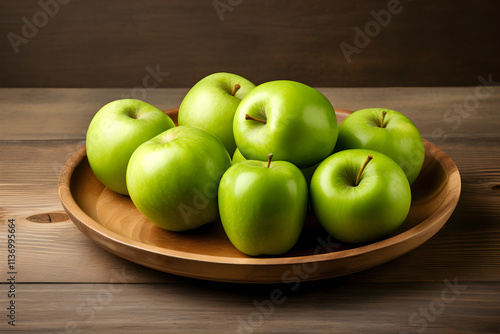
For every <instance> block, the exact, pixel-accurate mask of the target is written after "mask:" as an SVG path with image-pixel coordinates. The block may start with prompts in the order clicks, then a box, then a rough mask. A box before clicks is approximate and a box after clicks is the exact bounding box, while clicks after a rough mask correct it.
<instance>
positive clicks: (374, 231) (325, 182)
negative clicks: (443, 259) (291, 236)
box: [310, 149, 411, 243]
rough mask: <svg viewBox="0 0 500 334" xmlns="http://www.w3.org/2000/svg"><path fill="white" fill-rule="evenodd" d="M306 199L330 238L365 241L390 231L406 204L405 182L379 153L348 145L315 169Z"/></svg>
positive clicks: (408, 199)
mask: <svg viewBox="0 0 500 334" xmlns="http://www.w3.org/2000/svg"><path fill="white" fill-rule="evenodd" d="M310 193H311V203H312V207H313V211H314V213H315V214H316V217H317V218H318V220H319V222H320V224H321V225H322V226H323V227H324V228H325V230H326V231H327V232H328V233H330V234H331V235H332V236H333V237H334V238H336V239H338V240H339V241H342V242H346V243H365V242H369V241H374V240H377V239H380V238H382V237H384V236H387V235H388V234H390V233H392V232H394V231H395V230H396V229H397V228H398V227H399V226H400V225H401V224H402V223H403V221H404V220H405V219H406V216H407V215H408V212H409V210H410V205H411V190H410V183H409V182H408V179H407V178H406V175H405V174H404V172H403V170H402V169H401V168H400V167H399V165H398V164H397V163H396V162H395V161H394V160H392V159H391V158H389V157H388V156H386V155H385V154H383V153H380V152H377V151H373V150H364V149H352V150H345V151H341V152H338V153H335V154H333V155H332V156H330V157H328V158H327V159H325V161H323V162H322V163H321V164H320V165H319V167H318V169H316V171H315V172H314V175H313V178H312V181H311V187H310Z"/></svg>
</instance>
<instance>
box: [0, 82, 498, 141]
mask: <svg viewBox="0 0 500 334" xmlns="http://www.w3.org/2000/svg"><path fill="white" fill-rule="evenodd" d="M477 84H478V85H479V82H477ZM487 89H489V90H487ZM319 90H320V91H321V92H322V93H323V94H325V96H326V97H327V98H329V100H330V101H331V102H332V104H333V106H334V107H337V108H343V109H348V110H359V109H363V108H370V107H386V108H389V109H394V110H398V111H400V112H402V113H404V114H406V115H407V116H408V117H410V118H411V119H412V120H413V122H414V123H415V124H416V125H417V127H418V128H419V129H420V131H421V133H422V136H423V137H424V138H426V139H427V140H430V141H434V142H436V143H437V144H439V143H440V142H441V141H443V140H445V139H446V138H455V137H458V138H464V137H471V136H481V137H488V136H495V137H496V136H498V134H499V133H498V128H499V127H500V117H499V116H498V113H497V109H498V107H497V106H498V105H500V86H490V87H487V88H482V89H481V90H480V91H479V94H484V95H487V94H488V93H489V94H490V95H489V96H487V97H484V98H477V99H476V98H475V96H476V87H453V88H452V87H444V88H439V87H420V88H419V87H417V88H401V87H389V88H363V89H361V88H319ZM490 91H491V92H490ZM186 92H187V90H186V89H152V90H149V91H147V96H146V97H145V101H146V102H148V103H151V104H152V105H154V106H156V107H158V108H160V109H170V108H174V107H178V106H179V105H180V103H181V101H182V99H183V97H184V95H185V93H186ZM130 94H131V89H29V88H26V89H16V88H12V89H0V112H1V115H2V122H0V140H39V139H44V140H54V139H84V138H85V132H86V129H87V127H88V125H89V123H90V120H91V119H92V117H93V115H94V114H95V113H96V112H97V111H98V110H99V109H100V108H101V107H102V106H103V105H105V104H106V103H108V102H111V101H113V100H115V99H119V98H124V97H130V96H131V95H130ZM475 102H477V106H476V105H475V104H474V103H475ZM456 106H458V107H456ZM469 106H470V107H469ZM455 108H458V110H460V111H455ZM467 109H469V111H467ZM48 115H50V117H49V116H48Z"/></svg>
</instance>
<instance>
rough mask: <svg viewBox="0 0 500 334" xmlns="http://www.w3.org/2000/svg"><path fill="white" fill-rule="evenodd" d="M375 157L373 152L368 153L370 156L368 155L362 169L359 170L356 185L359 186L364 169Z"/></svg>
mask: <svg viewBox="0 0 500 334" xmlns="http://www.w3.org/2000/svg"><path fill="white" fill-rule="evenodd" d="M371 159H373V157H372V156H371V154H368V157H366V160H365V162H364V163H363V165H362V166H361V169H360V170H359V173H358V176H357V177H356V182H355V183H354V186H355V187H357V186H358V184H359V181H361V174H363V171H364V170H365V167H366V165H368V163H369V162H370V160H371Z"/></svg>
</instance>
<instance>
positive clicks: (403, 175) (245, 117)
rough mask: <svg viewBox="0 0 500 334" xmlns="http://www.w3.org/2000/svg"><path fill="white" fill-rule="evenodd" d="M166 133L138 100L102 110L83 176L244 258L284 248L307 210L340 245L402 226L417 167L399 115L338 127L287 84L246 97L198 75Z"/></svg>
mask: <svg viewBox="0 0 500 334" xmlns="http://www.w3.org/2000/svg"><path fill="white" fill-rule="evenodd" d="M178 123H179V125H178V126H175V125H174V122H173V121H172V120H171V119H170V117H169V116H167V115H166V114H165V113H164V112H162V111H161V110H159V109H157V108H156V107H154V106H151V105H149V104H147V103H145V102H143V101H139V100H132V99H125V100H117V101H114V102H111V103H109V104H107V105H105V106H104V107H103V108H101V110H99V112H98V113H97V114H96V115H95V116H94V118H93V119H92V121H91V123H90V126H89V129H88V132H87V142H86V144H87V156H88V160H89V164H90V166H91V168H92V170H93V171H94V173H95V175H96V176H97V177H98V178H99V180H100V181H101V182H102V183H103V184H104V185H105V186H107V187H108V188H110V189H111V190H114V191H115V192H117V193H120V194H122V195H126V196H127V195H128V196H130V198H131V199H132V202H133V203H134V205H135V206H136V207H137V208H138V209H139V211H140V212H142V214H144V216H146V217H147V218H148V219H149V220H150V221H152V222H153V223H155V224H157V225H158V226H160V227H162V228H164V229H167V230H169V231H176V232H181V231H186V230H190V229H195V228H198V227H200V226H202V225H204V224H207V223H210V222H213V221H216V220H217V219H218V218H219V217H220V221H221V222H222V226H223V228H224V231H225V232H226V234H227V236H228V238H229V240H230V241H231V242H232V244H233V245H234V246H235V247H236V248H237V249H239V250H240V251H241V252H243V253H245V254H247V255H251V256H258V255H278V254H283V253H286V252H288V251H289V250H290V249H291V248H293V246H294V245H295V244H296V242H297V240H298V239H299V236H300V235H301V232H302V230H303V226H304V222H305V218H306V215H307V213H308V206H309V203H310V204H311V205H310V207H311V208H312V211H313V213H314V214H315V215H316V217H317V219H318V221H319V223H320V224H321V225H322V226H323V228H324V229H325V230H326V231H327V232H328V233H330V234H331V235H332V236H333V237H335V238H336V239H338V240H339V241H341V242H345V243H366V242H371V241H375V240H378V239H381V238H383V237H385V236H387V235H389V234H390V233H392V232H394V231H395V230H396V229H397V228H398V227H399V226H400V225H401V224H402V223H403V221H404V220H405V219H406V217H407V215H408V212H409V210H410V205H411V188H410V185H411V184H412V183H413V182H414V181H415V179H416V178H417V176H418V175H419V173H420V170H421V169H422V165H423V161H424V156H425V150H424V144H423V140H422V137H421V136H420V133H419V131H418V129H417V128H416V127H415V125H414V124H413V122H412V121H411V120H410V119H409V118H408V117H406V116H404V115H403V114H401V113H399V112H397V111H394V110H389V109H382V108H370V109H363V110H359V111H356V112H354V113H352V114H351V115H350V116H348V117H347V118H346V119H345V120H344V121H343V122H342V123H341V124H340V125H339V126H338V125H337V118H336V115H335V111H334V108H333V107H332V105H331V103H330V101H329V100H328V99H327V98H326V97H325V96H323V95H322V94H321V93H320V92H319V91H318V90H316V89H314V88H312V87H309V86H307V85H305V84H302V83H298V82H294V81H286V80H280V81H271V82H266V83H263V84H261V85H259V86H257V87H255V85H254V84H253V83H252V82H250V81H248V80H247V79H245V78H243V77H241V76H238V75H236V74H230V73H215V74H212V75H209V76H207V77H205V78H204V79H202V80H201V81H199V82H198V83H197V84H196V85H195V86H193V87H192V88H191V90H190V91H189V92H188V93H187V95H186V96H185V97H184V99H183V101H182V103H181V105H180V108H179V114H178ZM231 155H232V159H231Z"/></svg>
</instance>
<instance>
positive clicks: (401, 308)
mask: <svg viewBox="0 0 500 334" xmlns="http://www.w3.org/2000/svg"><path fill="white" fill-rule="evenodd" d="M485 78H486V79H487V77H485ZM478 85H479V86H478V87H460V88H432V87H431V88H320V90H321V91H322V92H323V93H324V94H325V95H326V96H327V97H328V98H329V99H330V101H332V103H333V104H334V106H336V107H339V108H344V109H350V110H358V109H362V108H366V107H374V106H382V107H387V108H391V109H395V110H398V111H401V112H403V113H405V114H407V115H408V116H409V117H410V118H411V119H412V120H413V121H414V122H415V124H416V125H417V127H418V128H419V129H420V130H421V133H422V136H423V137H424V138H426V139H427V140H429V141H431V142H434V143H435V144H436V145H438V146H439V147H440V148H441V149H443V150H444V151H445V152H446V153H447V154H448V155H449V156H450V157H451V158H452V159H453V160H454V161H455V163H456V164H457V166H458V168H459V170H460V173H461V177H462V195H461V199H460V202H459V204H458V207H457V209H456V211H455V212H454V214H453V215H452V217H451V218H450V220H449V221H448V222H447V224H446V225H445V226H444V228H443V229H442V230H441V231H439V232H438V233H437V235H435V236H434V237H433V238H432V239H431V240H429V241H428V242H427V243H425V244H424V245H422V246H421V247H419V248H417V249H416V250H414V251H413V252H411V253H409V254H407V255H405V256H403V257H401V258H399V259H396V260H394V261H392V262H390V263H387V264H385V265H382V266H379V267H377V268H374V269H371V270H367V271H364V272H361V273H358V274H353V275H349V276H345V277H341V278H334V279H327V280H323V281H317V282H302V283H298V284H281V285H242V284H226V283H216V282H207V281H200V280H195V279H188V278H183V277H178V276H174V275H169V274H164V273H161V272H157V271H154V270H151V269H148V268H144V267H141V266H139V265H135V264H133V263H130V262H128V261H126V260H123V259H121V258H119V257H117V256H114V255H112V254H110V253H108V252H107V251H104V250H103V249H101V248H100V247H98V246H97V245H95V244H94V243H93V242H92V241H90V240H88V239H87V238H86V237H85V236H83V235H82V234H81V233H80V232H79V231H78V230H77V228H76V227H75V226H74V225H73V223H72V222H71V221H69V220H67V218H66V216H65V215H60V214H58V213H63V212H64V211H63V210H62V206H61V204H60V202H59V197H58V193H57V180H58V177H59V173H60V171H61V168H62V166H63V165H64V163H65V162H66V160H67V159H68V158H69V157H70V156H71V155H72V154H73V153H74V152H75V151H76V150H77V149H78V148H80V147H81V146H82V145H84V138H85V131H86V128H87V126H88V124H89V122H90V120H91V118H92V116H93V115H94V113H95V112H96V111H97V110H98V109H99V108H100V107H101V106H103V105H104V104H105V103H107V102H109V101H112V100H115V99H118V98H123V97H130V96H131V95H132V94H133V91H132V90H130V89H14V88H13V89H0V223H1V230H0V254H1V255H0V268H1V269H0V277H1V278H2V283H3V284H2V285H0V289H1V291H0V332H2V333H14V332H19V333H45V332H48V333H118V332H123V331H125V330H128V331H130V332H133V333H157V332H158V333H176V332H187V333H200V332H207V333H226V332H227V333H250V332H252V331H253V332H255V333H267V332H277V333H356V332H359V333H407V332H408V333H423V332H425V333H476V332H479V333H500V148H499V147H500V115H499V110H500V86H487V87H483V86H481V83H480V81H478ZM186 91H187V90H186V89H157V90H149V91H146V93H147V94H146V95H147V96H146V98H145V100H146V101H147V102H149V103H151V104H153V105H155V106H157V107H159V108H162V109H169V108H173V107H176V106H178V105H179V103H180V102H181V100H182V98H183V96H184V94H185V93H186ZM9 219H14V220H15V226H16V228H15V235H16V242H17V244H16V245H17V248H16V263H15V268H14V270H11V269H9V268H8V266H7V259H8V241H7V240H8V238H7V236H8V235H9V234H11V233H9V232H8V226H7V225H8V220H9ZM61 220H62V221H61ZM10 271H14V272H16V274H15V276H16V284H15V298H13V297H9V296H8V294H9V293H8V291H9V290H10V289H11V285H10V284H9V283H8V279H9V278H10V276H11V274H9V273H8V272H10ZM274 289H280V290H282V291H283V293H284V296H285V297H284V299H281V302H280V303H279V305H278V304H273V305H271V303H270V302H269V299H270V294H271V292H272V291H273V290H274ZM11 300H15V308H16V309H15V315H16V320H15V327H13V326H11V325H9V324H8V321H9V318H8V315H9V313H10V312H11V311H10V310H8V309H7V308H8V307H10V304H9V303H10V302H11Z"/></svg>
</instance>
